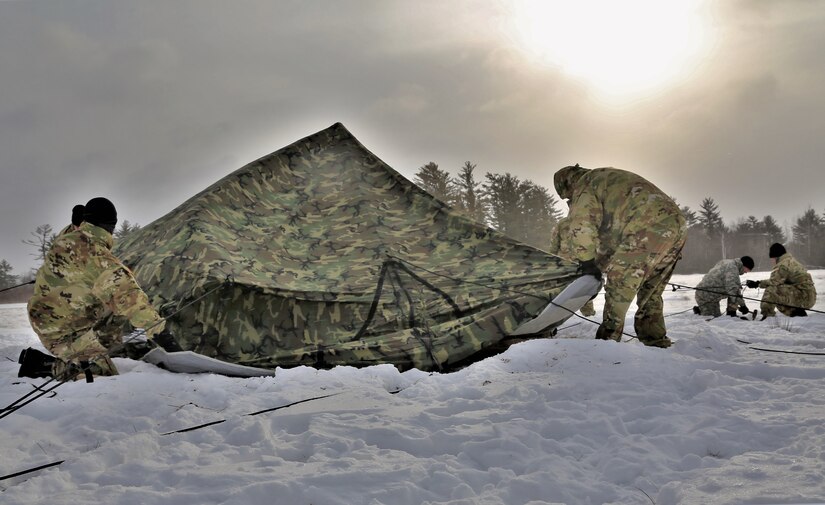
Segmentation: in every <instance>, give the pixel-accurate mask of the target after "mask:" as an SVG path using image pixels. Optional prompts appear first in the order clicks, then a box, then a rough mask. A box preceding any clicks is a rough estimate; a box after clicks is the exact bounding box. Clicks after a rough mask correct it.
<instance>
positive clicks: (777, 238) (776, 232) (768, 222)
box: [762, 215, 788, 244]
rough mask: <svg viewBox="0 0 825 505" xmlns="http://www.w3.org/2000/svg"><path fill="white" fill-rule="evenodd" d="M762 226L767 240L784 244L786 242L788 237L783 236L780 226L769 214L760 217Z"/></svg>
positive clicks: (783, 232)
mask: <svg viewBox="0 0 825 505" xmlns="http://www.w3.org/2000/svg"><path fill="white" fill-rule="evenodd" d="M762 226H763V228H764V230H765V233H766V234H767V236H768V242H769V243H770V244H773V243H780V244H784V243H785V242H787V240H788V238H787V237H786V236H785V231H784V230H782V227H781V226H779V224H778V223H777V222H776V220H775V219H774V218H773V216H771V215H767V216H765V217H764V218H763V219H762Z"/></svg>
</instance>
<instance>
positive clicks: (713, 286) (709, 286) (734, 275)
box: [696, 258, 745, 317]
mask: <svg viewBox="0 0 825 505" xmlns="http://www.w3.org/2000/svg"><path fill="white" fill-rule="evenodd" d="M743 273H745V266H744V265H742V260H741V259H739V258H736V259H726V260H722V261H720V262H719V263H717V264H716V265H714V267H713V268H711V269H710V271H709V272H708V273H706V274H705V276H704V277H702V280H701V281H700V282H699V284H698V285H697V286H696V304H697V305H698V306H699V313H700V314H701V315H703V316H714V317H718V316H721V315H722V311H721V310H720V308H719V301H721V300H722V299H723V298H727V299H728V305H727V310H736V309H738V308H739V307H744V306H745V300H743V299H742V280H741V279H740V278H739V276H740V275H742V274H743Z"/></svg>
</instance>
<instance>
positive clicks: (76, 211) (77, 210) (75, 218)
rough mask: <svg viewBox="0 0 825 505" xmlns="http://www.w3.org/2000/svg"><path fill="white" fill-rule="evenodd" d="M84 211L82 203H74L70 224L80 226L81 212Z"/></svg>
mask: <svg viewBox="0 0 825 505" xmlns="http://www.w3.org/2000/svg"><path fill="white" fill-rule="evenodd" d="M85 211H86V207H84V206H82V205H75V206H74V207H72V224H73V225H75V226H80V224H81V223H82V222H83V213H84V212H85Z"/></svg>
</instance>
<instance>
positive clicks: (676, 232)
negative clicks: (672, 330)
mask: <svg viewBox="0 0 825 505" xmlns="http://www.w3.org/2000/svg"><path fill="white" fill-rule="evenodd" d="M674 228H675V229H674ZM686 235H687V233H686V231H685V229H684V227H679V226H676V227H674V225H673V223H672V222H671V223H665V224H664V225H659V226H657V224H655V223H654V224H651V225H649V226H648V227H647V228H646V229H645V230H644V231H640V232H639V233H637V235H636V240H635V241H634V242H633V243H627V244H621V245H620V246H619V247H618V248H617V249H616V251H615V252H614V253H613V255H612V256H610V257H609V258H607V267H606V268H605V271H604V274H605V277H606V279H605V286H604V290H605V300H604V317H603V319H602V324H601V325H600V326H599V329H598V331H597V332H596V338H599V339H611V340H616V341H619V340H621V338H622V333H623V332H624V320H625V316H626V315H627V311H628V309H629V308H630V304H631V303H632V302H633V298H634V297H635V298H636V305H637V306H638V310H637V311H636V316H635V318H634V327H635V330H636V336H637V337H638V338H639V340H640V341H641V342H642V343H646V342H655V341H657V340H661V339H662V338H664V337H665V336H667V330H666V328H665V318H664V314H663V312H664V301H663V300H662V292H663V291H664V290H665V287H666V286H667V283H668V281H670V276H671V275H672V274H673V269H674V268H675V267H676V262H677V261H679V258H680V257H681V254H682V248H683V247H684V246H685V239H686Z"/></svg>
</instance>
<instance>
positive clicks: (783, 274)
mask: <svg viewBox="0 0 825 505" xmlns="http://www.w3.org/2000/svg"><path fill="white" fill-rule="evenodd" d="M780 284H792V285H797V286H799V287H801V288H803V289H806V290H807V289H810V290H815V289H816V288H815V287H814V280H813V279H812V278H811V274H809V273H808V271H807V270H806V269H805V267H804V266H802V263H800V262H798V261H797V260H796V258H794V257H793V256H791V255H790V254H788V253H785V254H783V255H782V256H781V257H780V258H779V259H778V260H777V262H776V265H774V266H773V269H772V270H771V277H770V279H767V280H761V281H759V287H760V288H769V287H771V286H779V285H780Z"/></svg>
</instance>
